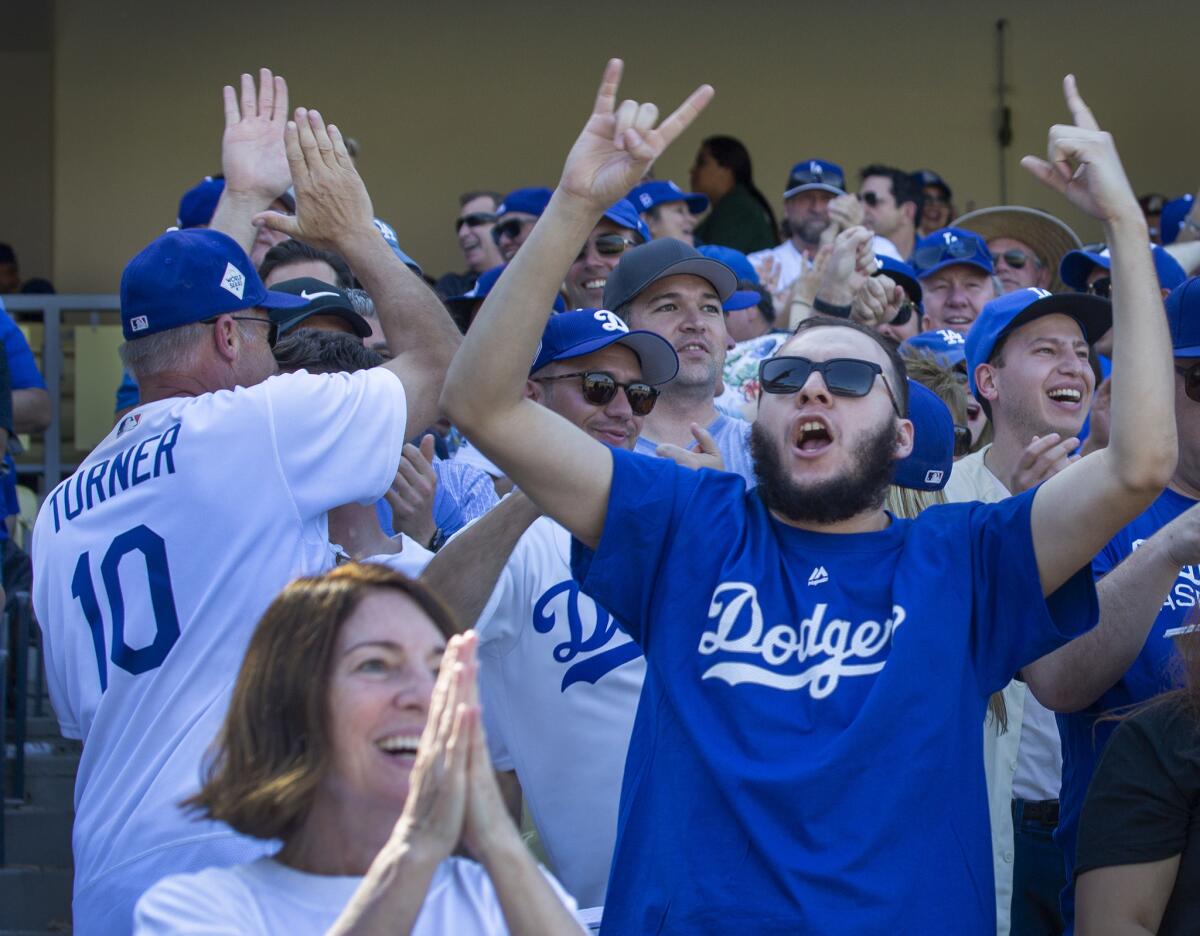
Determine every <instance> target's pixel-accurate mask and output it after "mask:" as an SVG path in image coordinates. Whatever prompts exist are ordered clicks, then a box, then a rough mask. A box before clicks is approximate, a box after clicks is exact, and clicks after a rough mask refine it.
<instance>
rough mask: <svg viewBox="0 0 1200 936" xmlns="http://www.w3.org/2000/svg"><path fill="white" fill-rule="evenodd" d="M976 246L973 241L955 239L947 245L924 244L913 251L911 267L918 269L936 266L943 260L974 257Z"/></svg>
mask: <svg viewBox="0 0 1200 936" xmlns="http://www.w3.org/2000/svg"><path fill="white" fill-rule="evenodd" d="M975 254H976V246H975V242H974V241H969V240H962V239H955V240H951V241H950V242H949V243H941V244H926V245H925V246H924V247H918V248H917V249H916V250H914V251H913V255H912V260H913V266H915V267H917V268H918V269H926V268H927V267H931V266H936V265H937V264H939V263H941V262H942V261H943V260H966V259H967V258H968V257H974V256H975Z"/></svg>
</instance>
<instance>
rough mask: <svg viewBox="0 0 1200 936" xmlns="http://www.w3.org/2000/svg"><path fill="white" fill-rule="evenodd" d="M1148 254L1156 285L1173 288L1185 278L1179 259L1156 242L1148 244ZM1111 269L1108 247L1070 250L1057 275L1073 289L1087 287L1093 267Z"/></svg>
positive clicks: (1080, 289)
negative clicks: (1156, 275)
mask: <svg viewBox="0 0 1200 936" xmlns="http://www.w3.org/2000/svg"><path fill="white" fill-rule="evenodd" d="M1150 256H1151V258H1152V259H1153V260H1154V272H1155V273H1157V274H1158V285H1159V286H1160V287H1162V288H1163V289H1174V288H1175V287H1176V286H1178V285H1180V284H1181V283H1182V282H1183V281H1184V280H1186V279H1187V273H1185V272H1184V270H1183V267H1181V266H1180V265H1179V261H1178V260H1176V259H1175V258H1174V257H1172V256H1171V255H1170V254H1169V253H1167V252H1166V251H1165V250H1163V249H1162V248H1161V247H1159V246H1158V245H1157V244H1151V245H1150ZM1096 267H1100V269H1102V270H1111V269H1112V258H1111V257H1110V256H1109V255H1108V248H1107V247H1104V248H1103V249H1101V250H1098V251H1097V250H1072V251H1071V252H1070V253H1069V254H1067V255H1066V256H1065V257H1063V259H1062V264H1061V265H1060V266H1059V268H1058V275H1059V277H1060V278H1061V279H1062V281H1063V282H1064V283H1066V284H1067V285H1068V286H1070V287H1071V288H1072V289H1074V290H1078V291H1083V290H1084V289H1087V279H1088V276H1090V275H1091V272H1092V270H1093V269H1094V268H1096Z"/></svg>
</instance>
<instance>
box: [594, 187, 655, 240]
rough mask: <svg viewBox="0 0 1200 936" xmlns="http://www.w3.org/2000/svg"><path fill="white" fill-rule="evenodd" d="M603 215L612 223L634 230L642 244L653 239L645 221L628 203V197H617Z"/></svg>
mask: <svg viewBox="0 0 1200 936" xmlns="http://www.w3.org/2000/svg"><path fill="white" fill-rule="evenodd" d="M604 217H606V218H608V220H609V221H611V222H612V223H613V224H619V225H621V227H623V228H629V230H631V231H636V232H637V235H638V237H640V238H641V239H642V243H643V244H644V243H646V241H649V240H653V237H652V235H651V234H650V228H648V227H647V226H646V222H645V221H643V220H642V216H641V215H640V214H638V210H637V209H636V208H634V207H633V205H631V204H630V203H629V200H628V199H625V198H621V199H618V200H617V201H616V203H614V204H613V205H610V206H609V208H608V210H607V211H606V212H604Z"/></svg>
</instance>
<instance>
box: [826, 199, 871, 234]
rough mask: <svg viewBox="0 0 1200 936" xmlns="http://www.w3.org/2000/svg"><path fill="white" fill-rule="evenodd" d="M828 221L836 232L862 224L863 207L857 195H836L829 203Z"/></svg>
mask: <svg viewBox="0 0 1200 936" xmlns="http://www.w3.org/2000/svg"><path fill="white" fill-rule="evenodd" d="M829 219H830V220H831V221H832V222H833V223H834V224H835V225H837V229H838V231H845V230H847V229H848V228H852V227H856V226H858V225H860V224H862V223H863V206H862V202H860V201H859V200H858V196H857V195H849V194H847V195H838V196H836V197H834V198H833V199H832V200H831V201H830V202H829Z"/></svg>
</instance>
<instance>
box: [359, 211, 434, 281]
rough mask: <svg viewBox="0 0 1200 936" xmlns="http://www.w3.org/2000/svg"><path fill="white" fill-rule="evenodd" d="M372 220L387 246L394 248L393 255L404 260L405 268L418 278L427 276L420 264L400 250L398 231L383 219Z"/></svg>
mask: <svg viewBox="0 0 1200 936" xmlns="http://www.w3.org/2000/svg"><path fill="white" fill-rule="evenodd" d="M371 220H372V222H373V223H374V225H375V227H376V229H377V230H378V231H379V233H380V234H382V235H383V239H384V240H385V241H387V245H388V246H389V247H391V248H392V253H394V254H395V255H396V256H397V257H399V258H400V259H401V260H403V261H404V264H405V266H407V267H408V268H409V269H410V270H412V271H413V272H414V273H416V274H417V276H424V275H425V274H424V273H422V272H421V266H420V264H418V263H417V261H416V260H414V259H413V258H412V257H410V256H409V255H408V254H406V253H405V252H404V251H403V250H401V249H400V240H399V238H397V237H396V229H395V228H393V227H392V226H391V225H390V224H388V223H387V222H386V221H384V220H383V219H381V218H372V219H371Z"/></svg>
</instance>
